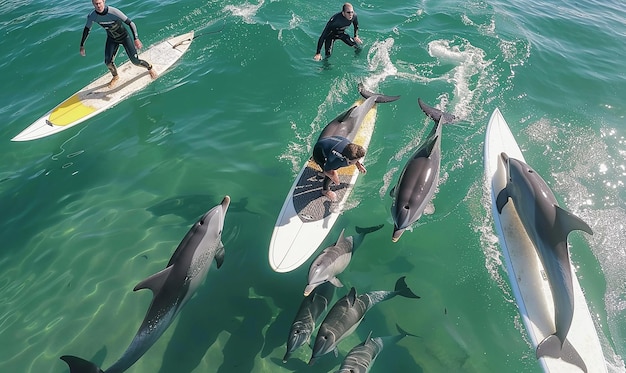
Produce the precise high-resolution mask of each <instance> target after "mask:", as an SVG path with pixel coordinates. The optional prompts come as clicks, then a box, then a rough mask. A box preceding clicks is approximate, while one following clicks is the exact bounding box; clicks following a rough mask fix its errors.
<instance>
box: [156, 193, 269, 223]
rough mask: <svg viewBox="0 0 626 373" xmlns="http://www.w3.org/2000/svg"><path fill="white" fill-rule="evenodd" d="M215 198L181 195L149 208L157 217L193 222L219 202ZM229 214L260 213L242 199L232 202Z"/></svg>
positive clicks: (207, 195)
mask: <svg viewBox="0 0 626 373" xmlns="http://www.w3.org/2000/svg"><path fill="white" fill-rule="evenodd" d="M217 199H218V198H216V197H215V196H212V195H209V194H187V195H180V196H176V197H172V198H167V199H164V200H162V201H161V202H159V203H157V204H155V205H152V206H151V207H148V208H147V210H148V211H150V212H151V213H152V214H153V215H155V216H165V215H168V214H173V215H177V216H180V217H181V218H183V219H185V220H188V221H193V220H195V219H198V217H199V216H202V214H204V213H205V212H206V207H205V206H207V204H210V203H211V202H212V201H215V200H217ZM228 211H229V212H247V213H250V214H254V215H258V213H256V212H254V211H251V210H249V209H248V197H244V198H241V199H239V200H236V201H232V202H231V204H230V206H229V207H228Z"/></svg>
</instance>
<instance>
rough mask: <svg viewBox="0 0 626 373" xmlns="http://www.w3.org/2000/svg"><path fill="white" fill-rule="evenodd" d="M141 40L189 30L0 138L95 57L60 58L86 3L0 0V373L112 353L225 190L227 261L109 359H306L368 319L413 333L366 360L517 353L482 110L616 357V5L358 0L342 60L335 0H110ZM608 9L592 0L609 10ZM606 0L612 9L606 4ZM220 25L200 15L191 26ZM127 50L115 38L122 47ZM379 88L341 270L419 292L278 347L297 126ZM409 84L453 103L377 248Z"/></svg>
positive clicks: (288, 302)
mask: <svg viewBox="0 0 626 373" xmlns="http://www.w3.org/2000/svg"><path fill="white" fill-rule="evenodd" d="M108 4H109V5H112V6H116V7H119V8H121V9H122V10H123V11H124V12H125V13H126V14H128V15H129V16H130V17H131V18H132V19H133V20H134V21H135V23H136V24H137V26H138V28H139V33H140V37H141V39H142V41H143V43H144V45H145V46H148V45H151V44H154V43H156V42H159V41H160V40H162V39H165V38H167V37H169V36H173V35H175V34H179V33H183V32H187V31H190V30H195V31H196V33H197V34H204V35H202V36H200V37H198V38H196V40H195V41H194V42H193V44H192V46H191V49H190V50H189V51H188V52H187V54H185V55H184V56H183V58H182V59H181V60H180V61H179V62H178V63H177V64H176V65H175V67H174V68H173V69H172V70H171V71H170V72H168V73H167V74H166V75H165V76H163V77H162V78H161V79H159V80H158V81H156V82H154V83H153V84H151V85H150V86H148V87H147V88H146V89H145V90H143V91H141V92H139V93H137V94H135V95H134V96H132V97H130V98H128V99H127V100H126V101H124V102H123V103H121V104H119V105H117V106H116V107H114V108H113V109H110V110H108V111H106V112H105V113H103V114H101V115H99V116H97V117H95V118H93V119H91V120H89V121H87V122H85V123H84V124H82V125H80V126H78V127H75V128H72V129H70V130H68V131H65V132H62V133H60V134H57V135H54V136H51V137H48V138H45V139H41V140H36V141H31V142H25V143H14V142H10V139H11V138H12V137H13V136H15V135H16V134H17V133H19V132H20V131H21V130H22V129H23V128H25V127H26V126H28V125H29V124H30V123H32V122H34V121H35V120H36V119H37V118H39V117H40V116H41V115H43V114H45V113H46V112H47V111H48V110H50V109H51V108H53V107H54V106H55V105H57V104H58V103H60V102H61V101H62V100H63V99H65V98H66V97H68V96H70V95H71V94H73V93H74V92H76V91H78V90H79V89H80V88H82V87H83V86H85V85H86V84H88V83H89V82H91V81H92V80H94V79H95V78H97V77H98V76H100V75H101V74H103V73H104V72H105V71H106V68H105V66H104V65H103V63H102V60H103V45H104V40H105V33H104V31H103V30H102V29H100V28H99V27H98V26H94V29H93V30H92V33H91V35H90V37H89V39H88V41H87V44H86V51H87V56H86V57H81V56H80V55H79V53H78V44H79V41H80V37H81V33H82V29H83V26H84V22H85V17H86V15H87V13H88V12H89V11H90V10H91V9H92V6H91V4H90V2H89V1H80V2H76V1H69V0H60V1H56V2H48V1H42V0H19V1H17V0H12V1H6V0H0V35H1V36H2V37H1V38H0V50H2V57H0V73H1V75H2V91H1V93H0V118H2V126H0V143H2V145H1V146H0V239H1V242H2V246H1V248H0V372H11V373H14V372H16V373H22V372H25V373H29V372H55V373H61V372H67V371H68V369H67V367H66V365H65V363H63V362H62V361H61V360H59V356H61V355H64V354H72V355H77V356H81V357H83V358H86V359H90V360H92V361H94V362H96V363H98V364H100V365H101V366H102V367H103V368H107V367H109V366H110V365H111V364H112V363H113V362H114V361H115V360H117V358H118V357H119V356H120V355H121V354H122V353H123V351H124V350H125V349H126V347H127V346H128V344H129V343H130V341H131V339H132V337H133V336H134V334H135V331H136V330H137V328H138V326H139V325H140V323H141V321H142V319H143V316H144V314H145V311H146V309H147V307H148V305H149V303H150V299H151V295H150V294H149V292H147V291H139V292H133V291H132V288H133V287H134V286H135V285H136V284H137V283H138V282H139V281H141V280H143V279H144V278H146V277H148V276H149V275H151V274H153V273H155V272H157V271H159V270H160V269H162V268H163V267H164V266H165V264H166V263H167V261H168V260H169V258H170V256H171V254H172V253H173V251H174V249H175V248H176V246H177V244H178V243H179V242H180V240H181V239H182V237H183V236H184V235H185V233H186V232H187V230H188V229H189V227H190V226H191V225H192V224H193V222H194V221H195V220H196V219H197V218H198V217H199V216H200V215H201V214H202V213H203V212H205V211H206V210H208V209H209V208H211V207H213V206H214V205H216V204H217V203H219V202H220V201H221V199H222V197H223V196H224V195H225V194H228V195H230V196H231V197H232V199H233V204H232V205H231V208H230V210H229V212H228V214H227V216H226V223H225V229H224V235H223V241H224V244H225V247H226V259H225V263H224V265H223V267H222V268H221V269H220V270H216V269H215V267H213V268H212V269H211V271H210V272H209V275H208V277H207V279H206V281H205V283H204V285H203V286H202V287H200V288H199V290H198V292H197V294H196V296H195V298H194V299H192V300H191V301H190V302H189V303H188V304H187V305H186V306H185V308H184V309H183V310H182V312H181V314H180V315H179V317H178V318H177V320H176V321H175V322H174V323H173V324H172V326H171V327H170V328H169V329H168V331H167V332H166V333H165V334H164V335H163V336H162V337H161V339H160V340H159V341H158V342H157V343H156V344H155V345H154V346H153V347H152V348H151V349H150V350H149V351H148V352H147V353H146V354H145V355H144V356H143V358H141V359H140V360H139V361H138V362H137V363H136V364H135V365H134V366H133V367H132V368H131V369H129V372H159V373H171V372H177V373H178V372H182V373H186V372H224V373H229V372H328V371H333V370H334V369H336V368H337V367H338V366H339V364H340V362H341V360H342V358H343V356H345V354H346V353H347V351H348V350H349V349H350V348H351V347H352V346H354V345H356V344H357V343H359V342H360V341H361V340H363V339H364V338H365V337H366V336H367V335H368V333H369V332H370V331H372V332H373V335H374V336H384V335H393V334H395V333H396V327H395V325H396V324H398V325H400V326H401V327H402V328H403V329H405V330H407V331H409V332H411V333H414V334H416V335H419V337H417V338H416V337H407V338H405V339H404V340H402V341H400V342H399V343H397V344H396V345H391V346H386V347H385V350H384V351H383V352H382V353H381V355H380V356H379V358H378V359H377V361H376V363H375V365H374V367H373V369H372V372H390V371H393V372H538V371H540V368H539V366H538V364H537V362H536V360H535V358H534V351H533V348H532V347H531V345H530V342H529V339H528V337H527V336H526V333H525V330H524V328H523V325H522V321H521V318H520V316H519V313H518V310H517V308H516V305H515V301H514V298H513V294H512V291H511V288H510V286H509V283H508V277H507V275H506V270H505V266H504V265H503V258H502V255H501V253H500V249H499V246H498V244H497V238H496V236H495V232H494V228H493V221H492V219H491V216H490V213H489V211H490V210H489V205H488V203H487V202H488V196H487V194H486V190H485V189H484V186H483V184H484V182H483V160H482V147H483V142H484V133H485V127H486V124H487V121H488V119H489V115H490V114H491V112H492V111H493V109H495V108H496V107H499V108H500V110H501V111H502V113H503V114H504V116H505V118H506V119H507V121H508V123H509V125H510V127H511V129H512V131H513V133H514V135H515V136H516V138H517V139H518V142H519V144H520V146H521V147H522V149H523V151H524V154H525V157H526V160H527V161H528V163H530V164H531V165H532V166H533V167H534V168H535V169H536V170H537V171H538V172H539V173H540V174H541V175H542V176H543V177H544V179H546V181H547V182H548V183H549V184H550V185H551V187H552V188H553V190H554V192H555V194H556V195H557V198H558V199H559V201H560V202H561V204H562V205H563V206H564V207H566V208H567V209H569V210H571V211H573V212H574V213H575V214H577V215H579V216H580V217H582V218H583V219H584V220H585V221H587V222H588V223H589V224H590V225H591V227H592V228H593V230H594V235H593V236H589V235H586V234H585V233H581V232H576V233H573V234H572V235H571V236H570V243H571V252H572V259H573V262H574V263H575V266H576V269H577V274H578V277H579V280H580V283H581V285H582V287H583V289H584V291H585V293H586V297H587V301H588V304H589V308H590V311H591V313H592V314H593V316H594V320H595V323H596V328H597V330H598V334H599V336H600V340H601V343H602V347H603V350H604V356H605V360H606V363H607V366H608V367H609V371H610V372H626V369H625V367H624V360H625V359H626V282H625V281H624V278H626V236H625V233H624V225H625V223H626V206H625V203H624V202H625V201H626V189H625V185H624V183H625V182H626V129H625V128H626V127H625V126H624V122H625V116H626V102H625V101H624V99H625V95H624V94H625V93H626V67H625V65H624V61H625V60H626V48H625V47H624V46H625V43H624V40H626V21H625V20H626V5H624V4H623V3H621V2H619V1H611V2H609V1H599V0H578V1H572V0H558V1H537V0H513V1H508V0H507V1H504V0H488V1H482V0H469V1H452V0H439V1H431V0H420V1H416V2H409V1H385V2H382V1H380V2H375V1H363V2H355V3H354V7H355V10H356V11H357V13H358V16H359V20H360V23H361V31H360V36H361V38H362V39H363V41H364V42H365V46H364V49H363V51H362V52H361V53H359V54H355V52H354V51H353V50H352V49H350V48H348V47H346V46H345V45H343V44H341V43H338V44H336V46H335V51H334V54H333V56H332V57H331V58H330V59H329V60H328V61H326V62H315V61H313V59H312V57H313V54H314V52H315V44H316V42H317V38H318V36H319V33H320V32H321V30H322V28H323V27H324V24H325V22H326V21H327V20H328V18H329V17H330V15H331V14H333V13H335V12H337V11H339V10H340V7H341V2H332V1H328V0H322V1H316V2H312V1H303V0H291V1H274V0H259V1H258V2H257V1H253V2H246V0H243V1H241V0H236V1H233V0H226V1H215V0H208V1H206V0H203V1H200V0H188V1H152V0H144V1H137V0H131V1H128V0H124V1H121V0H119V1H114V0H110V1H109V2H108ZM610 4H613V5H610ZM618 4H619V5H618ZM222 25H224V29H223V30H222V31H221V32H219V33H211V32H212V31H216V30H219V29H220V28H221V27H222ZM125 60H126V56H125V54H124V53H123V52H120V55H119V56H118V61H119V62H120V63H121V62H123V61H125ZM358 83H364V84H365V85H366V87H368V88H369V89H370V90H373V91H378V92H382V93H385V94H390V95H396V94H399V95H402V98H401V99H400V100H399V101H397V102H394V103H390V104H383V105H380V106H379V107H378V117H377V121H376V129H375V131H374V134H373V137H372V140H371V145H370V151H369V154H368V156H367V158H366V161H365V164H366V166H367V167H368V173H367V174H366V175H363V176H361V177H360V179H359V181H358V183H357V186H356V188H355V191H354V193H353V195H352V197H351V200H350V204H349V207H350V208H349V209H348V210H347V211H346V212H345V213H343V214H342V216H341V217H340V218H339V220H338V222H337V224H336V225H335V227H334V228H333V231H332V232H331V233H330V235H329V236H328V237H327V238H326V241H325V243H324V244H323V245H322V246H324V247H325V246H328V245H330V244H332V243H333V242H334V240H336V238H337V236H338V235H339V231H340V230H341V229H342V228H346V231H347V232H348V233H349V234H353V233H354V226H355V225H359V226H371V225H376V224H385V228H384V229H383V230H381V231H379V232H376V233H373V234H371V235H369V236H368V237H367V238H366V240H365V242H364V244H363V246H362V247H361V248H360V250H359V252H358V253H357V254H356V255H355V257H354V258H353V260H352V263H351V265H350V267H349V268H348V269H347V270H346V272H345V273H344V274H342V275H341V279H342V281H343V283H344V284H345V285H346V287H347V288H343V289H339V290H338V291H337V292H336V297H338V296H340V295H343V294H344V293H345V292H346V291H347V290H348V288H349V287H350V286H354V287H356V288H357V290H358V291H359V292H366V291H371V290H390V289H392V288H393V285H394V283H395V281H396V279H397V278H398V277H400V276H407V283H408V284H409V286H410V287H411V288H412V289H413V290H414V291H415V292H416V293H417V294H419V295H420V296H421V297H422V298H421V299H419V300H411V299H405V298H396V299H392V300H389V301H387V302H384V303H381V304H379V305H377V306H376V307H375V308H373V309H372V310H370V312H369V313H368V315H367V316H366V319H365V320H364V321H363V323H362V324H361V325H360V326H359V328H358V329H357V331H356V333H354V334H353V335H352V336H351V337H349V338H348V339H347V340H345V341H343V342H342V343H341V344H340V345H339V357H334V356H333V354H329V355H327V356H324V357H323V358H322V359H320V360H319V361H318V362H317V363H316V364H315V365H313V366H308V365H306V362H307V361H308V359H309V356H310V349H309V348H308V347H302V348H301V349H300V350H298V351H297V352H296V353H295V354H294V355H293V357H292V359H290V360H289V361H288V362H287V363H286V364H283V363H282V362H281V359H282V357H283V354H284V352H285V341H286V337H287V333H288V330H289V326H290V323H291V321H292V319H293V317H294V315H295V313H296V311H297V309H298V306H299V303H300V300H301V299H302V291H303V289H304V285H305V282H306V272H307V269H308V263H309V262H307V264H306V265H304V266H303V267H301V268H299V269H298V270H296V271H294V272H290V273H285V274H279V273H274V272H273V271H272V270H271V268H270V267H269V264H268V260H267V253H268V246H269V241H270V237H271V234H272V229H273V227H274V223H275V221H276V218H277V216H278V213H279V211H280V208H281V205H282V203H283V200H284V198H285V196H286V193H287V191H288V189H289V187H290V185H291V183H292V182H293V179H294V177H295V175H296V173H297V172H298V170H299V168H300V166H301V164H302V163H303V162H304V161H305V160H306V159H307V158H308V156H309V153H310V151H311V148H312V145H313V144H312V142H313V141H314V140H315V139H316V138H317V135H318V134H319V131H320V130H321V129H322V128H323V126H324V125H325V124H326V123H327V122H328V121H330V120H332V119H333V118H334V117H335V116H336V115H337V114H339V113H340V112H342V111H344V110H346V109H347V108H348V107H349V106H350V105H352V103H353V102H354V101H355V100H356V99H357V98H358V93H357V84H358ZM418 97H421V98H422V99H423V100H425V101H426V102H428V103H431V104H432V105H437V106H439V107H442V108H444V109H445V110H446V111H448V112H451V113H453V114H454V115H456V116H457V117H459V118H460V121H459V122H458V123H457V124H455V125H451V126H447V127H445V128H444V131H443V143H442V147H443V157H442V158H443V159H442V179H441V181H440V185H439V188H438V192H437V194H436V196H435V199H434V203H433V204H434V213H433V214H431V215H426V216H424V217H423V218H422V219H421V220H420V222H419V223H418V224H416V225H415V226H414V227H413V229H412V231H409V232H406V233H405V234H404V236H403V237H402V239H401V240H400V241H399V242H398V243H396V244H392V243H391V240H390V236H391V231H392V221H391V217H390V213H389V209H390V205H391V199H390V197H389V191H390V189H391V186H393V185H394V184H395V182H396V180H397V178H398V176H399V173H400V171H401V169H402V167H403V165H404V163H405V162H406V160H407V158H408V157H409V156H410V154H411V153H412V151H413V149H414V147H415V146H416V145H417V144H418V143H419V142H420V141H421V140H422V138H423V137H424V136H425V135H426V134H427V133H428V131H429V130H430V127H431V122H429V121H428V120H426V118H425V116H424V115H423V114H422V113H421V111H420V110H419V108H418V106H417V98H418Z"/></svg>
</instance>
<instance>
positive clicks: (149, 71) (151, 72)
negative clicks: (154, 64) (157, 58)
mask: <svg viewBox="0 0 626 373" xmlns="http://www.w3.org/2000/svg"><path fill="white" fill-rule="evenodd" d="M148 73H149V74H150V77H151V78H152V79H156V78H157V77H158V76H159V74H157V72H156V71H154V68H152V69H150V70H148Z"/></svg>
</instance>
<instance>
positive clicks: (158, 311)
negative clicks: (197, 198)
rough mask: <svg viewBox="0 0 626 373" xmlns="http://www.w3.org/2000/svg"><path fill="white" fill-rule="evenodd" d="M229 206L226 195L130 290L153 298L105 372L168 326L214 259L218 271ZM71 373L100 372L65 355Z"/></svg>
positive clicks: (117, 371)
mask: <svg viewBox="0 0 626 373" xmlns="http://www.w3.org/2000/svg"><path fill="white" fill-rule="evenodd" d="M229 204H230V197H229V196H225V197H224V199H223V200H222V202H221V204H219V205H217V206H215V207H213V208H212V209H211V210H209V211H208V212H207V213H206V214H204V215H203V216H202V217H201V218H200V220H198V221H197V222H196V223H195V224H194V225H193V226H192V227H191V229H190V230H189V232H187V234H186V235H185V237H184V238H183V240H182V241H181V242H180V244H179V245H178V247H177V248H176V251H175V252H174V254H173V255H172V257H171V258H170V261H169V263H168V264H167V266H166V267H165V269H163V270H162V271H160V272H158V273H155V274H154V275H152V276H150V277H148V278H147V279H145V280H143V281H141V282H140V283H139V284H137V286H135V288H134V289H133V291H137V290H140V289H150V290H152V293H153V295H154V297H153V298H152V303H151V304H150V307H149V308H148V311H147V312H146V316H145V318H144V320H143V322H142V323H141V326H140V327H139V330H138V331H137V333H136V334H135V337H134V338H133V340H132V342H131V343H130V346H128V348H127V349H126V351H125V352H124V354H123V355H122V357H120V358H119V360H117V361H116V362H115V363H114V364H113V365H112V366H111V367H109V368H108V369H107V370H105V371H104V373H121V372H124V371H126V370H127V369H128V368H130V367H131V366H132V365H133V364H134V363H135V362H137V360H139V358H141V356H143V354H144V353H145V352H146V351H147V350H148V349H149V348H150V347H151V346H152V345H153V344H154V343H155V342H156V341H157V339H158V338H159V337H160V336H161V335H162V334H163V333H164V332H165V330H166V329H167V328H168V327H169V326H170V324H171V323H172V321H173V320H174V318H175V317H176V315H178V313H179V312H180V310H181V308H182V307H183V306H184V305H185V303H186V302H187V301H188V300H189V299H190V298H191V296H192V295H193V294H194V293H195V291H196V289H197V288H198V286H200V284H202V282H203V280H204V278H205V277H206V275H207V272H208V271H209V268H210V266H211V262H212V261H213V260H215V261H216V263H217V268H219V267H220V266H221V265H222V263H223V261H224V245H223V244H222V240H221V236H222V229H223V227H224V217H225V216H226V211H227V210H228V206H229ZM61 360H63V361H65V362H66V363H67V365H68V366H69V368H70V373H101V372H103V371H102V370H101V369H100V368H99V367H98V366H96V365H95V364H93V363H92V362H89V361H87V360H84V359H81V358H79V357H75V356H70V355H64V356H61Z"/></svg>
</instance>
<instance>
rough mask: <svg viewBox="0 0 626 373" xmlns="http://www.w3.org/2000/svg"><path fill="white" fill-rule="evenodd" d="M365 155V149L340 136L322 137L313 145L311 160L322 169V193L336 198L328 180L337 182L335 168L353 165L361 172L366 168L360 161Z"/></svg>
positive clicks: (337, 177) (331, 198)
mask: <svg viewBox="0 0 626 373" xmlns="http://www.w3.org/2000/svg"><path fill="white" fill-rule="evenodd" d="M363 157H365V149H364V148H363V147H362V146H361V145H358V144H354V143H351V142H350V141H349V140H348V139H347V138H345V137H342V136H330V137H323V138H321V139H319V140H318V141H317V143H316V144H315V146H314V147H313V160H314V161H315V163H317V164H318V165H319V166H320V167H321V169H322V171H324V182H323V184H322V194H323V195H325V196H326V197H328V198H329V199H330V200H331V201H335V200H337V194H336V193H335V192H333V191H332V190H330V182H331V181H332V182H333V183H335V184H337V185H338V184H339V175H338V174H337V170H338V169H340V168H342V167H347V166H351V165H355V166H356V168H357V169H358V170H359V172H361V173H366V172H367V170H366V169H365V167H364V166H363V163H361V159H362V158H363Z"/></svg>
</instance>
